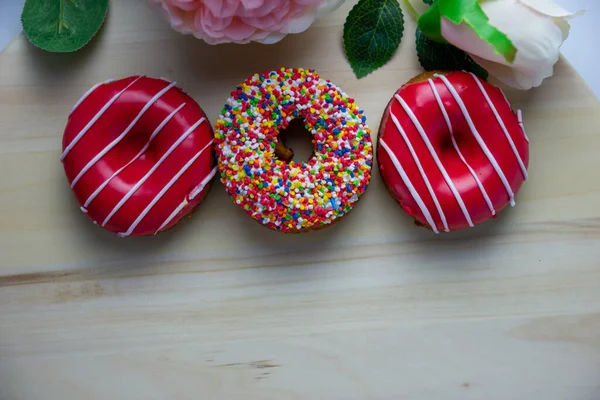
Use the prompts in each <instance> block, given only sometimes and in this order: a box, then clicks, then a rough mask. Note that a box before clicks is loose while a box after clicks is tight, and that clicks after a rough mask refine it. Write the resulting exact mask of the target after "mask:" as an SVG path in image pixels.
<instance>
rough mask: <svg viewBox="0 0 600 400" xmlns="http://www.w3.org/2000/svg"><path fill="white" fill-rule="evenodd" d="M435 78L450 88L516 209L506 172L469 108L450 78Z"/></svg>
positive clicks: (438, 75)
mask: <svg viewBox="0 0 600 400" xmlns="http://www.w3.org/2000/svg"><path fill="white" fill-rule="evenodd" d="M434 76H435V77H436V78H440V79H441V80H442V81H443V82H444V85H446V87H447V88H448V91H449V92H450V94H451V95H452V97H454V100H455V101H456V103H457V104H458V107H459V108H460V110H461V112H462V113H463V116H464V117H465V120H466V121H467V124H468V125H469V128H470V129H471V132H472V133H473V136H474V137H475V140H477V143H479V146H480V147H481V150H482V151H483V152H484V153H485V155H486V157H487V158H488V160H489V161H490V163H491V164H492V166H493V167H494V170H495V171H496V173H497V174H498V177H499V178H500V180H501V181H502V184H503V185H504V188H505V189H506V192H507V193H508V196H509V198H510V205H511V206H513V207H514V206H515V194H514V192H513V190H512V188H511V187H510V184H509V183H508V180H507V179H506V176H505V175H504V172H502V169H501V168H500V165H498V162H497V161H496V158H495V157H494V155H493V154H492V153H491V152H490V149H489V148H488V147H487V145H486V144H485V142H484V141H483V138H482V137H481V135H480V134H479V132H478V131H477V128H476V127H475V124H474V123H473V119H472V118H471V115H470V114H469V110H467V107H466V106H465V103H464V102H463V100H462V98H461V97H460V95H459V94H458V92H457V91H456V89H455V88H454V86H452V83H450V81H449V80H448V78H446V77H445V76H444V75H440V74H435V75H434Z"/></svg>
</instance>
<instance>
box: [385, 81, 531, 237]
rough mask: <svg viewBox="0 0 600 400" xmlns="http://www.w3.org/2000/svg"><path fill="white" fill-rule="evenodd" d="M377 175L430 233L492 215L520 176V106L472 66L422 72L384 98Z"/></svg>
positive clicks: (523, 165)
mask: <svg viewBox="0 0 600 400" xmlns="http://www.w3.org/2000/svg"><path fill="white" fill-rule="evenodd" d="M377 156H378V162H379V169H380V171H381V175H382V177H383V179H384V181H385V183H386V185H387V186H388V189H389V190H390V192H391V193H392V195H393V196H394V198H395V199H396V200H397V201H398V202H399V203H400V204H401V206H402V208H403V209H404V211H406V212H407V213H408V214H409V215H411V216H412V217H413V218H415V220H416V222H418V223H420V224H422V225H424V226H427V227H429V228H431V229H432V230H433V231H435V232H436V233H437V232H438V231H440V230H442V231H453V230H458V229H462V228H466V227H469V226H471V227H472V226H474V225H477V224H479V223H481V222H484V221H486V220H488V219H490V218H492V217H495V216H496V214H497V213H498V212H500V211H501V210H502V209H503V208H504V207H506V206H507V205H508V204H511V205H513V206H514V204H515V202H514V197H515V194H516V193H517V192H518V191H519V189H520V188H521V185H522V184H523V182H524V181H525V180H526V179H527V167H528V163H529V141H528V139H527V136H526V134H525V130H524V128H523V123H522V120H521V112H520V111H518V112H517V113H516V114H515V113H513V111H512V109H511V106H510V104H509V102H508V100H507V99H506V97H505V96H504V94H503V93H502V91H501V90H500V89H499V88H497V87H495V86H492V85H490V84H488V83H487V82H485V81H482V80H481V79H479V78H478V77H476V76H475V75H473V74H469V73H465V72H453V73H450V74H448V75H444V74H438V73H436V74H433V75H432V74H423V75H421V76H419V77H417V78H415V79H413V80H412V81H410V82H409V83H408V84H406V85H404V86H403V87H402V88H400V89H399V90H398V91H397V92H396V94H395V95H394V98H393V99H392V100H391V102H390V104H389V105H388V107H387V109H386V111H385V114H384V116H383V120H382V123H381V128H380V131H379V143H378V149H377Z"/></svg>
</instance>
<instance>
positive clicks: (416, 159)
mask: <svg viewBox="0 0 600 400" xmlns="http://www.w3.org/2000/svg"><path fill="white" fill-rule="evenodd" d="M390 117H391V118H392V121H394V125H396V128H397V129H398V132H400V135H401V136H402V139H404V143H406V146H407V147H408V150H409V151H410V154H411V155H412V158H413V160H414V162H415V164H416V165H417V168H418V169H419V173H420V174H421V178H422V179H423V182H425V186H427V191H428V192H429V194H430V195H431V198H432V199H433V203H434V204H435V208H436V209H437V211H438V214H439V215H440V219H441V220H442V224H443V225H444V230H445V231H446V232H449V231H450V229H449V228H448V222H447V221H446V215H445V214H444V210H442V206H441V205H440V202H439V201H438V198H437V196H436V195H435V191H434V190H433V187H432V186H431V183H430V182H429V178H427V174H426V173H425V170H424V169H423V166H422V165H421V161H420V160H419V157H418V156H417V152H416V151H415V149H414V148H413V146H412V143H411V142H410V140H409V139H408V135H407V134H406V132H405V131H404V129H403V128H402V125H400V122H399V121H398V119H397V118H396V116H395V115H394V114H393V113H392V112H391V109H390Z"/></svg>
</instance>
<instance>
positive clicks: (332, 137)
mask: <svg viewBox="0 0 600 400" xmlns="http://www.w3.org/2000/svg"><path fill="white" fill-rule="evenodd" d="M294 119H302V120H303V121H304V124H305V127H306V129H307V130H308V131H309V132H310V133H311V135H312V137H313V143H314V153H313V157H311V158H310V159H309V160H308V161H307V162H305V163H304V162H295V161H293V160H291V161H288V160H286V159H285V158H286V157H285V156H284V154H285V153H286V151H285V150H286V149H285V146H283V144H282V143H281V141H280V140H278V135H279V133H280V131H282V130H283V129H285V128H286V127H287V126H288V124H289V123H290V122H291V121H292V120H294ZM215 143H216V146H215V147H216V151H217V156H218V160H219V171H220V174H221V181H222V182H223V184H224V185H225V187H226V189H227V192H228V193H229V195H230V196H231V197H232V199H233V201H234V202H235V203H236V204H238V205H239V206H241V207H242V208H243V209H244V210H245V212H246V213H247V214H248V215H250V216H251V217H252V218H254V219H256V220H258V221H259V222H261V223H262V224H264V225H265V226H267V227H269V228H271V229H275V230H278V231H281V232H291V233H295V232H302V231H310V230H314V229H319V228H322V227H325V226H328V224H331V223H333V222H336V221H338V220H339V219H340V218H342V217H343V216H344V215H346V214H347V213H348V212H349V211H350V210H351V209H352V207H353V206H354V205H355V204H356V202H357V201H358V200H359V197H360V196H361V195H362V194H363V193H364V192H365V190H366V189H367V185H368V184H369V181H370V178H371V165H372V158H373V146H372V142H371V136H370V131H369V128H368V127H367V125H366V118H365V116H364V113H363V111H362V110H359V109H358V107H357V106H356V104H355V103H354V100H353V99H352V98H350V97H348V96H347V95H346V94H345V93H344V92H342V91H341V90H340V89H339V88H338V87H337V86H335V85H334V84H332V83H331V82H329V81H326V80H323V79H321V78H320V77H319V75H317V73H316V72H315V71H313V70H304V69H285V68H281V69H280V70H277V71H272V72H268V73H261V74H255V75H253V76H251V77H250V78H248V79H247V80H246V81H245V82H244V83H242V84H241V85H239V86H238V87H237V88H236V90H235V91H234V92H233V93H232V94H231V97H230V98H229V99H228V100H227V102H226V104H225V107H224V108H223V111H222V114H221V116H220V117H219V119H218V120H217V122H216V124H215Z"/></svg>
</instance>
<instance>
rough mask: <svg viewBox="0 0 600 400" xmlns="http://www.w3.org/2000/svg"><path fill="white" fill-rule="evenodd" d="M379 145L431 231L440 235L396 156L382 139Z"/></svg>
mask: <svg viewBox="0 0 600 400" xmlns="http://www.w3.org/2000/svg"><path fill="white" fill-rule="evenodd" d="M379 144H380V145H381V147H383V149H384V150H385V151H386V153H387V154H388V156H389V157H390V159H391V160H392V163H393V164H394V167H396V170H397V171H398V174H399V175H400V178H402V181H403V182H404V185H406V187H407V188H408V191H409V192H410V194H411V195H412V197H413V199H415V201H416V202H417V205H418V206H419V209H421V213H422V214H423V216H424V217H425V219H426V220H427V223H428V224H429V226H430V227H431V229H433V231H434V232H435V233H440V232H439V231H438V229H437V226H436V224H435V222H434V221H433V218H432V217H431V213H430V212H429V209H428V208H427V206H426V205H425V203H424V202H423V199H421V196H419V193H418V192H417V189H415V187H414V186H413V184H412V182H411V181H410V178H409V177H408V175H407V174H406V171H404V168H402V165H401V164H400V161H398V158H397V157H396V155H395V154H394V153H393V152H392V150H390V148H389V147H388V145H387V143H385V142H384V141H383V139H379Z"/></svg>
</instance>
